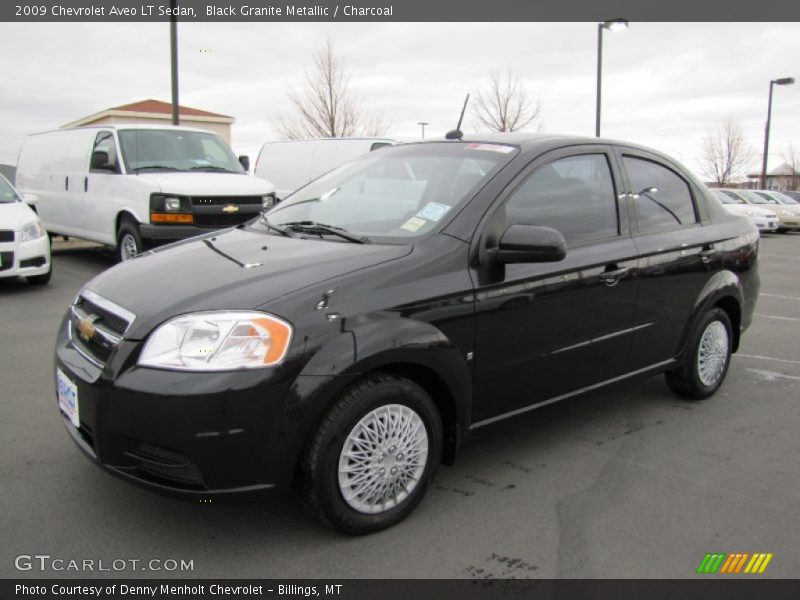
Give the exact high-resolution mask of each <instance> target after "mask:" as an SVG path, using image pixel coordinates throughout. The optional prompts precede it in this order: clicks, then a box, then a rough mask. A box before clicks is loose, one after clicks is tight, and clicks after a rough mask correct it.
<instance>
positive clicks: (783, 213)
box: [778, 208, 793, 217]
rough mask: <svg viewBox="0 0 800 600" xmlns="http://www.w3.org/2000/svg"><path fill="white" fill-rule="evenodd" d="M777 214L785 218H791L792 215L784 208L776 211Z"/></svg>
mask: <svg viewBox="0 0 800 600" xmlns="http://www.w3.org/2000/svg"><path fill="white" fill-rule="evenodd" d="M778 213H780V214H782V215H784V216H786V217H791V216H792V214H793V213H792V211H790V210H786V209H785V208H782V209H780V210H779V211H778Z"/></svg>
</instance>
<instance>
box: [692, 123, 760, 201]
mask: <svg viewBox="0 0 800 600" xmlns="http://www.w3.org/2000/svg"><path fill="white" fill-rule="evenodd" d="M754 156H755V155H754V153H753V148H752V146H750V144H749V143H748V142H747V140H745V138H744V133H742V128H741V127H739V125H738V124H737V123H736V122H735V121H734V120H733V117H730V116H729V117H728V118H727V119H726V120H725V121H724V122H723V123H722V125H720V126H719V127H718V128H717V129H714V130H711V131H709V132H708V133H707V134H706V137H705V138H704V139H703V148H702V152H701V154H700V168H701V171H702V174H703V176H704V177H706V178H707V179H708V180H710V181H713V182H714V183H715V184H717V185H718V186H720V187H722V186H726V185H728V184H730V183H733V182H734V181H736V180H737V179H741V178H742V177H743V176H744V175H746V174H747V169H748V167H750V166H751V165H752V163H753V159H754Z"/></svg>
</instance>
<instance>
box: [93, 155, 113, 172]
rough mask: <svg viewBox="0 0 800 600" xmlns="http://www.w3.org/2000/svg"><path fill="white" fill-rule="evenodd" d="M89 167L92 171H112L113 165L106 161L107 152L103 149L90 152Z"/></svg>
mask: <svg viewBox="0 0 800 600" xmlns="http://www.w3.org/2000/svg"><path fill="white" fill-rule="evenodd" d="M91 168H92V170H93V171H96V170H99V171H113V170H114V165H112V164H109V162H108V152H105V151H103V150H97V151H96V152H92V162H91Z"/></svg>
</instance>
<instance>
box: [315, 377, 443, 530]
mask: <svg viewBox="0 0 800 600" xmlns="http://www.w3.org/2000/svg"><path fill="white" fill-rule="evenodd" d="M441 452H442V425H441V419H440V417H439V414H438V412H437V410H436V407H435V405H434V404H433V401H432V400H431V398H430V396H428V394H427V393H426V392H425V390H423V389H422V388H421V387H420V386H418V385H417V384H416V383H414V382H412V381H410V380H408V379H404V378H401V377H394V376H391V375H375V376H372V377H369V378H367V379H365V380H363V381H361V382H359V383H357V384H355V385H354V386H353V387H351V388H350V389H349V390H347V391H346V392H345V393H344V394H342V396H341V397H340V399H339V401H338V402H337V403H336V404H335V405H334V407H333V408H332V409H331V411H330V412H329V413H328V415H327V416H326V417H325V418H324V419H323V421H322V423H321V424H320V426H319V428H318V429H317V431H316V433H315V435H314V437H313V439H312V441H311V443H310V444H309V447H308V449H307V451H306V453H305V456H304V458H303V462H302V466H301V468H302V475H303V488H304V489H303V501H304V504H305V505H306V506H307V507H308V508H309V510H310V511H311V512H313V513H314V514H315V515H316V516H318V517H319V518H321V519H322V520H323V521H324V522H326V523H328V524H330V525H333V526H334V527H337V528H338V529H341V530H343V531H345V532H347V533H353V534H365V533H370V532H373V531H378V530H380V529H383V528H385V527H389V526H391V525H394V524H395V523H397V522H399V521H401V520H402V519H404V518H405V517H406V516H407V515H408V514H409V513H411V511H412V510H413V509H414V508H415V507H416V505H417V504H418V503H419V502H420V500H422V497H423V496H424V495H425V492H426V491H427V488H428V485H429V483H430V481H431V479H432V477H433V474H434V471H435V470H436V466H437V465H438V463H439V460H440V458H441Z"/></svg>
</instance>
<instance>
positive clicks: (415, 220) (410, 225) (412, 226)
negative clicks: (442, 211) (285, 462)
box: [400, 217, 428, 233]
mask: <svg viewBox="0 0 800 600" xmlns="http://www.w3.org/2000/svg"><path fill="white" fill-rule="evenodd" d="M427 223H428V222H427V221H426V220H425V219H420V218H419V217H411V218H410V219H409V220H408V221H406V222H405V223H403V225H401V226H400V229H405V230H406V231H410V232H411V233H414V232H415V231H417V230H419V229H422V228H423V227H424V226H425V225H426V224H427Z"/></svg>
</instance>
